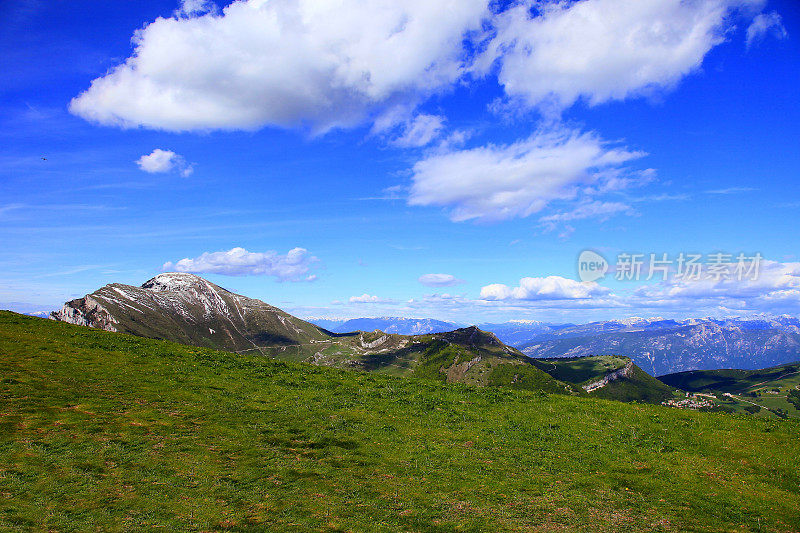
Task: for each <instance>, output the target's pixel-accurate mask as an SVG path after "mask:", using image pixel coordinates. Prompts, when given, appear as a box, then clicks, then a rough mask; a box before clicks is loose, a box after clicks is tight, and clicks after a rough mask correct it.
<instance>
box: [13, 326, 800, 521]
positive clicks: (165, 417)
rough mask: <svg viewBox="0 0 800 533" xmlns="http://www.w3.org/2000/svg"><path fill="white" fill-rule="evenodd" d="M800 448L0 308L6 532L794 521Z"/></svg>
mask: <svg viewBox="0 0 800 533" xmlns="http://www.w3.org/2000/svg"><path fill="white" fill-rule="evenodd" d="M798 439H800V424H798V423H796V422H794V421H776V420H764V419H758V418H745V417H738V416H724V415H718V414H713V413H696V412H688V411H681V410H676V409H669V408H664V407H659V406H649V405H630V404H623V403H618V402H608V401H603V400H597V399H591V398H577V397H571V396H566V395H545V394H542V393H534V392H530V391H516V390H510V389H503V388H492V387H484V388H480V387H472V386H468V385H464V384H446V383H440V382H437V381H432V380H423V379H400V378H396V377H392V376H385V375H379V374H372V373H363V372H346V371H341V370H338V369H332V368H321V367H315V366H311V365H304V364H296V363H287V362H280V361H273V360H270V359H267V358H264V357H259V356H254V355H234V354H230V353H225V352H215V351H212V350H210V349H205V348H194V347H187V346H183V345H178V344H173V343H169V342H164V341H156V340H150V339H144V338H138V337H132V336H128V335H121V334H116V333H109V332H104V331H99V330H92V329H89V328H81V327H76V326H71V325H68V324H64V323H56V322H51V321H46V320H40V319H35V318H28V317H23V316H21V315H16V314H12V313H7V312H3V313H0V530H10V531H14V530H24V531H27V530H58V531H87V530H131V529H133V530H151V529H155V528H162V529H165V530H168V531H169V530H171V531H175V530H202V531H210V530H232V531H264V530H271V531H397V530H404V531H431V532H449V531H454V530H460V531H521V530H525V531H553V530H565V529H566V530H569V531H609V530H611V531H623V530H627V531H720V530H725V531H733V530H736V531H758V530H772V531H797V530H798V529H800V515H798V513H797V509H798V508H800V459H798V454H797V444H796V443H797V442H798Z"/></svg>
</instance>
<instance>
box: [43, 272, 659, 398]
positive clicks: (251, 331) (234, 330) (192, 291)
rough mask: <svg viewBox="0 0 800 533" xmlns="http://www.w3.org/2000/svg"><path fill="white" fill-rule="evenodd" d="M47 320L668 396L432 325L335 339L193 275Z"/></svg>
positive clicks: (357, 364)
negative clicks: (409, 332) (403, 332)
mask: <svg viewBox="0 0 800 533" xmlns="http://www.w3.org/2000/svg"><path fill="white" fill-rule="evenodd" d="M51 318H53V319H55V320H59V321H63V322H69V323H72V324H77V325H82V326H90V327H94V328H99V329H104V330H107V331H112V332H119V333H130V334H134V335H138V336H142V337H151V338H157V339H163V340H169V341H173V342H178V343H182V344H188V345H194V346H203V347H209V348H216V349H221V350H225V351H229V352H238V353H244V352H251V353H252V352H260V353H262V354H263V355H266V356H270V357H274V358H278V359H282V360H287V361H303V362H308V363H312V364H316V365H322V366H332V367H337V368H343V369H355V370H363V371H370V372H380V373H385V374H392V375H397V376H414V377H421V378H429V379H436V380H441V381H447V382H460V383H466V384H471V385H478V386H505V387H510V388H517V389H529V390H536V391H544V392H550V393H559V394H570V395H578V396H597V397H604V398H611V399H617V400H622V401H626V400H638V401H648V402H652V403H659V402H661V401H662V400H663V399H665V398H668V397H671V396H672V395H673V394H674V390H673V389H671V388H670V387H668V386H666V385H664V384H663V383H661V382H658V381H656V380H654V379H653V378H652V377H650V376H648V375H647V374H646V373H645V372H643V371H642V370H641V369H639V368H638V367H637V366H636V365H635V364H634V363H633V362H632V361H631V360H630V359H628V358H625V357H598V358H583V359H581V360H566V359H564V360H559V361H557V362H552V361H538V360H535V359H532V358H530V357H528V356H526V355H524V354H523V353H521V352H520V351H518V350H516V349H515V348H512V347H510V346H508V345H506V344H504V343H503V342H502V341H501V340H500V339H498V337H497V336H496V335H494V334H493V333H491V332H486V331H483V330H481V329H480V328H478V327H476V326H470V327H466V328H455V329H454V328H453V326H455V325H454V324H449V323H446V322H440V321H434V320H408V319H364V320H356V321H347V322H342V323H341V324H339V326H338V327H337V328H336V329H339V330H341V331H344V330H351V329H352V328H358V331H350V332H346V333H337V332H334V331H329V330H328V329H326V328H324V327H322V324H320V325H315V324H312V323H310V322H306V321H304V320H300V319H299V318H297V317H294V316H292V315H290V314H288V313H286V312H284V311H282V310H280V309H277V308H275V307H273V306H271V305H269V304H266V303H264V302H262V301H260V300H254V299H251V298H247V297H245V296H241V295H238V294H235V293H232V292H230V291H227V290H225V289H223V288H222V287H220V286H218V285H215V284H213V283H211V282H209V281H207V280H205V279H203V278H200V277H198V276H195V275H193V274H179V273H168V274H160V275H158V276H156V277H154V278H153V279H151V280H148V281H147V282H145V283H144V284H143V285H142V286H141V287H135V286H131V285H123V284H118V283H112V284H110V285H106V286H105V287H102V288H100V289H98V290H97V291H95V292H93V293H91V294H87V295H86V296H84V297H83V298H79V299H76V300H72V301H70V302H67V303H66V304H64V306H63V307H62V308H61V309H60V310H58V311H56V312H54V313H52V315H51ZM325 325H328V326H330V325H331V324H325ZM378 326H380V328H379V327H378ZM528 326H532V324H528ZM381 328H383V329H381ZM509 328H510V329H509V330H508V331H510V332H512V333H518V332H517V331H516V330H515V329H514V328H515V326H509ZM441 329H446V330H448V331H444V332H443V331H439V330H441ZM395 331H411V332H415V333H414V334H399V333H395ZM556 376H558V377H556Z"/></svg>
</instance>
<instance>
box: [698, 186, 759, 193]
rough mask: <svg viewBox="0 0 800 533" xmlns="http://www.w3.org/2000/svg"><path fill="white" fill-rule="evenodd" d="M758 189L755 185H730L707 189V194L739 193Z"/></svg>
mask: <svg viewBox="0 0 800 533" xmlns="http://www.w3.org/2000/svg"><path fill="white" fill-rule="evenodd" d="M757 190H758V189H756V188H754V187H728V188H726V189H713V190H710V191H706V194H738V193H742V192H753V191H757Z"/></svg>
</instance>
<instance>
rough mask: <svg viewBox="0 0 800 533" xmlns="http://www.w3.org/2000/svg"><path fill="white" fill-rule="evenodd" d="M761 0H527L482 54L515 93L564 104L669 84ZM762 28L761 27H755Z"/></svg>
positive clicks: (531, 101)
mask: <svg viewBox="0 0 800 533" xmlns="http://www.w3.org/2000/svg"><path fill="white" fill-rule="evenodd" d="M762 4H763V1H762V0H697V1H692V2H686V1H682V0H583V1H581V2H550V3H541V2H536V1H534V0H524V1H522V2H520V3H518V4H516V5H515V6H514V7H512V8H511V9H508V10H507V11H505V12H504V13H502V14H500V15H499V16H498V17H496V20H495V27H496V35H495V36H494V38H493V39H492V40H491V41H490V42H489V44H488V47H487V50H486V52H485V55H484V57H483V58H482V61H481V62H480V63H479V64H478V65H477V67H478V69H479V70H480V69H483V70H484V72H486V71H488V70H489V67H490V65H491V64H493V63H495V64H497V65H498V67H497V68H498V74H497V76H498V81H499V82H500V84H501V85H502V86H503V87H504V89H505V92H506V94H507V95H508V96H509V97H511V98H512V99H518V100H520V101H521V102H523V103H525V104H527V105H529V106H536V105H541V104H549V105H552V106H554V107H556V108H559V109H561V108H566V107H569V106H570V105H572V104H573V103H574V102H575V101H577V100H579V99H585V100H586V101H587V102H588V103H589V104H590V105H595V104H599V103H602V102H607V101H610V100H622V99H626V98H629V97H634V96H638V95H641V94H644V93H647V92H650V91H652V90H654V89H669V88H671V87H673V86H674V85H675V84H677V83H678V81H680V79H681V78H683V77H684V76H686V75H687V74H689V73H691V72H693V71H695V70H697V69H699V68H700V66H701V65H702V62H703V58H704V57H705V55H706V54H707V53H708V52H709V51H710V50H711V49H712V48H713V47H714V46H716V45H718V44H720V43H722V42H723V41H724V40H725V32H726V31H727V30H728V29H729V28H730V27H731V25H732V23H731V22H730V17H731V15H732V13H733V12H734V11H736V10H738V9H742V10H744V11H747V10H750V11H752V10H756V9H758V8H760V6H761V5H762ZM754 31H757V30H754Z"/></svg>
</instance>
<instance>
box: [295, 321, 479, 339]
mask: <svg viewBox="0 0 800 533" xmlns="http://www.w3.org/2000/svg"><path fill="white" fill-rule="evenodd" d="M309 321H310V322H313V323H314V324H316V325H318V326H320V327H323V328H325V329H327V330H329V331H332V332H334V333H349V332H351V331H374V330H376V329H379V330H381V331H383V332H384V333H396V334H398V335H425V334H428V333H444V332H445V331H453V330H454V329H458V328H460V327H464V326H465V325H466V324H456V323H454V322H443V321H441V320H434V319H432V318H401V317H381V318H351V319H344V318H343V319H338V320H336V319H326V318H316V319H315V318H312V319H309Z"/></svg>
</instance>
